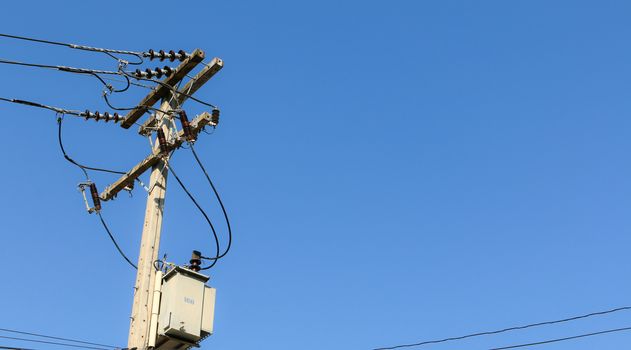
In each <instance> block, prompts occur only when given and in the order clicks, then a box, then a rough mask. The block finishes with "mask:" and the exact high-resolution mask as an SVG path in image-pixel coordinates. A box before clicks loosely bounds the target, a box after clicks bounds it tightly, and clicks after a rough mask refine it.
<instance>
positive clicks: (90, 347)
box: [0, 335, 112, 350]
mask: <svg viewBox="0 0 631 350" xmlns="http://www.w3.org/2000/svg"><path fill="white" fill-rule="evenodd" d="M0 338H3V339H11V340H20V341H29V342H33V343H42V344H52V345H59V346H69V347H72V348H81V349H94V350H111V349H112V348H100V347H94V346H85V345H74V344H66V343H58V342H52V341H46V340H35V339H27V338H16V337H6V336H2V335H0Z"/></svg>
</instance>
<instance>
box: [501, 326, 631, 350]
mask: <svg viewBox="0 0 631 350" xmlns="http://www.w3.org/2000/svg"><path fill="white" fill-rule="evenodd" d="M629 330H631V327H625V328H617V329H609V330H606V331H600V332H594V333H586V334H580V335H575V336H571V337H566V338H557V339H549V340H543V341H539V342H535V343H528V344H519V345H510V346H503V347H501V348H493V349H489V350H506V349H516V348H525V347H528V346H536V345H543V344H550V343H558V342H562V341H567V340H572V339H579V338H586V337H593V336H595V335H601V334H607V333H615V332H623V331H629Z"/></svg>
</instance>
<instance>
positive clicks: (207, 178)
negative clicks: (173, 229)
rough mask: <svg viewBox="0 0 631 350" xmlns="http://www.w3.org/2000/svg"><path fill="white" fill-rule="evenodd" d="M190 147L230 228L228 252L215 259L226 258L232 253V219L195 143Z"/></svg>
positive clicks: (190, 144)
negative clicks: (199, 155) (196, 149)
mask: <svg viewBox="0 0 631 350" xmlns="http://www.w3.org/2000/svg"><path fill="white" fill-rule="evenodd" d="M189 146H190V148H191V152H193V157H195V161H197V164H198V165H199V167H200V169H201V170H202V172H204V176H205V177H206V180H207V181H208V184H209V185H210V187H211V188H212V190H213V192H214V193H215V197H216V198H217V202H219V206H220V207H221V211H222V212H223V216H224V219H225V220H226V226H227V228H228V245H227V246H226V251H224V252H223V253H221V254H219V256H217V257H216V258H215V259H221V258H223V257H224V256H226V254H228V252H229V251H230V248H231V247H232V227H231V226H230V218H229V217H228V212H227V211H226V207H225V206H224V204H223V201H222V200H221V196H220V195H219V192H218V191H217V188H216V187H215V185H214V184H213V181H212V180H211V179H210V176H209V175H208V172H207V171H206V168H205V167H204V164H203V163H202V161H201V160H200V159H199V157H198V156H197V152H195V147H194V146H193V143H189ZM203 258H204V259H207V260H213V258H209V257H203Z"/></svg>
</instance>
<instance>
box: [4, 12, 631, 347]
mask: <svg viewBox="0 0 631 350" xmlns="http://www.w3.org/2000/svg"><path fill="white" fill-rule="evenodd" d="M630 13H631V5H630V4H629V2H626V1H475V2H474V1H395V2H383V1H342V2H340V1H317V2H299V1H249V2H246V1H223V2H218V1H213V2H201V1H200V2H187V3H186V4H182V5H180V6H178V5H177V3H176V2H162V1H152V2H145V3H142V4H141V3H138V4H136V3H135V2H122V1H100V2H92V1H68V2H44V1H42V2H35V1H11V2H7V3H5V4H3V11H2V13H1V14H0V20H1V23H2V24H1V25H0V28H1V32H5V33H13V34H18V35H20V34H21V35H28V36H34V37H41V38H45V39H51V40H59V41H67V42H72V43H77V44H86V45H93V46H100V47H110V48H120V49H130V50H139V51H140V50H147V49H150V48H154V49H167V50H168V49H175V50H178V49H181V48H183V49H186V50H191V49H194V48H197V47H199V48H202V49H204V50H205V51H206V53H207V56H208V57H214V56H218V57H221V58H222V59H224V61H225V68H224V69H223V70H222V71H221V72H220V73H219V74H218V75H217V76H216V77H215V78H214V79H213V80H212V81H211V82H210V83H208V84H207V85H206V86H205V87H204V88H203V89H201V90H200V91H199V92H198V94H197V96H198V97H199V98H202V99H204V100H208V101H211V102H212V103H215V104H217V105H219V106H220V107H221V110H222V119H221V125H220V127H219V128H218V129H217V131H216V132H215V133H214V134H213V135H212V136H208V135H203V136H202V137H201V138H200V140H199V142H198V145H197V150H198V152H199V153H200V155H201V156H202V158H203V159H204V161H205V162H206V164H207V165H208V167H209V169H210V170H211V175H212V176H213V178H214V179H215V181H216V183H217V185H218V187H219V189H220V191H221V193H222V194H223V198H224V200H225V203H226V205H227V207H228V208H229V210H230V214H231V217H232V221H233V225H234V231H235V238H234V247H233V251H231V253H230V254H229V255H228V257H227V258H226V259H224V260H222V261H221V263H220V264H219V265H218V266H217V267H216V268H215V269H213V270H212V271H211V283H212V285H213V286H214V287H216V288H217V290H218V301H217V313H216V320H215V322H216V323H215V325H216V326H215V331H216V333H215V335H213V336H212V337H211V338H210V339H208V340H206V341H205V342H204V343H203V348H204V349H222V350H229V349H279V350H282V349H305V350H309V349H317V350H321V349H358V350H360V349H371V348H373V347H377V346H385V345H394V344H398V343H407V342H414V341H416V340H424V339H432V338H436V337H443V336H452V335H459V334H461V333H467V332H470V331H483V330H489V329H495V328H503V327H505V326H513V325H518V324H522V323H530V322H536V321H541V320H548V319H555V318H559V317H566V316H571V315H574V314H580V313H584V312H590V311H594V310H600V309H607V308H610V307H615V306H619V305H627V304H630V303H631V302H630V300H629V295H631V278H629V277H628V275H629V271H630V270H631V259H629V256H630V254H629V246H630V245H631V234H630V233H631V232H630V231H631V220H630V215H629V213H630V212H631V165H630V159H631V155H630V152H629V150H630V149H631V137H630V132H631V118H629V112H630V111H631V99H630V88H631V83H630V81H631V64H630V62H631V49H630V48H629V37H630V36H631V26H630V24H629V15H630ZM0 47H2V50H1V52H2V53H1V54H0V57H2V58H5V59H18V60H25V61H34V62H40V63H52V64H62V65H73V66H80V67H90V68H100V69H115V65H114V63H115V62H114V61H113V60H111V59H108V58H107V57H104V56H101V55H98V54H93V53H86V52H81V51H74V50H70V49H66V48H57V47H49V46H46V45H39V44H34V43H24V42H18V41H12V40H8V39H2V40H0ZM153 65H155V63H153ZM0 74H1V75H2V80H3V82H4V83H3V84H2V86H1V87H0V96H3V97H15V98H23V99H33V100H36V101H40V102H43V103H48V104H53V105H58V106H63V107H67V108H74V109H86V108H90V109H93V110H94V109H98V110H100V111H104V110H107V108H106V106H105V105H104V103H103V102H102V101H101V99H100V92H101V87H100V86H99V84H98V82H97V81H96V80H94V79H91V78H89V77H82V76H76V75H72V74H64V73H60V72H54V71H42V70H34V69H28V68H20V67H15V66H7V65H2V66H0ZM144 94H145V91H143V90H142V89H134V90H133V91H132V92H130V93H129V94H126V95H123V96H116V97H115V98H114V103H116V104H118V105H121V106H124V105H133V104H134V103H135V102H136V101H138V100H139V99H140V98H141V97H142V96H144ZM1 108H2V109H1V111H2V115H3V126H2V129H3V130H4V132H3V137H2V138H0V148H1V149H2V153H3V160H2V169H3V171H2V172H0V183H2V184H3V185H2V188H1V189H0V218H1V220H2V228H1V229H0V231H1V233H2V235H1V237H2V243H1V244H0V261H1V262H2V265H3V268H4V273H3V278H2V282H1V283H0V285H1V288H0V300H1V301H0V328H13V329H19V330H25V331H35V332H40V333H44V334H53V335H60V336H68V337H75V338H82V339H86V340H91V341H96V342H105V343H112V344H114V345H125V344H126V339H127V331H128V326H129V314H130V310H131V301H132V288H133V284H134V278H135V271H133V270H132V269H131V268H130V267H129V266H128V265H126V263H125V262H124V261H123V260H122V259H121V258H120V257H119V256H118V254H117V253H116V251H115V249H114V247H113V246H112V245H111V243H110V241H109V239H108V238H107V236H106V234H105V232H103V230H102V228H101V227H100V226H99V223H98V219H97V218H96V217H95V216H94V215H88V214H87V213H86V212H85V209H84V206H83V205H84V204H83V200H82V198H81V196H80V193H79V192H78V191H77V190H76V185H77V183H78V182H79V181H81V180H82V174H81V172H80V171H79V170H78V169H77V168H75V167H73V166H71V165H70V164H69V163H67V162H65V161H64V160H63V158H62V157H61V154H60V151H59V149H58V147H57V143H56V123H55V116H54V113H52V112H48V111H43V110H38V109H34V108H29V107H24V106H18V105H9V104H3V105H2V106H1ZM204 110H206V109H205V107H204V106H201V105H198V104H195V103H193V102H192V101H191V102H188V113H189V115H195V114H197V113H200V112H202V111H204ZM64 131H65V142H66V147H67V149H68V152H69V153H70V154H71V155H72V156H73V157H75V158H76V159H77V160H78V161H80V162H85V163H89V164H91V165H97V166H105V167H111V168H117V169H123V170H126V169H128V168H130V167H131V166H133V165H134V164H135V163H136V162H137V161H138V160H140V159H141V158H142V157H144V156H145V155H146V154H147V153H148V151H149V148H148V143H147V141H146V140H145V139H143V138H142V137H140V136H139V135H138V134H137V133H136V132H135V130H134V129H132V130H123V129H121V128H119V127H117V126H114V125H112V124H108V125H105V124H97V123H94V122H84V121H82V120H73V119H72V118H67V120H66V122H65V129H64ZM174 165H175V167H176V170H179V173H181V174H179V175H181V177H182V178H183V179H184V180H185V181H186V183H187V184H188V186H189V187H190V188H191V189H192V190H193V191H194V193H195V194H197V195H198V196H199V197H200V198H201V201H202V203H203V205H204V206H205V207H207V208H209V210H210V212H211V213H212V216H213V218H214V219H215V220H216V221H217V222H218V223H220V222H221V221H220V219H221V217H220V212H219V210H218V208H217V207H216V204H215V202H214V201H213V198H212V197H211V196H210V192H209V191H208V188H207V187H206V184H205V182H204V179H203V177H202V174H201V172H200V171H199V170H198V169H197V168H196V167H195V164H194V162H193V159H192V157H191V155H190V152H188V151H187V150H181V151H179V152H178V153H177V154H176V156H175V158H174ZM93 177H94V178H95V180H96V181H97V184H98V185H99V187H100V188H103V187H105V186H106V185H107V184H108V183H109V182H111V181H112V180H114V179H115V177H112V176H108V175H98V174H94V176H93ZM145 179H146V177H145ZM171 180H173V179H171ZM169 186H170V188H169V192H168V196H167V200H166V214H165V215H166V218H165V223H164V231H163V241H162V249H161V250H162V252H166V253H168V254H169V257H170V259H171V260H173V261H176V262H179V263H184V262H186V259H187V257H188V256H189V254H190V251H191V250H192V249H200V250H202V251H204V252H208V253H209V254H210V253H212V250H211V247H212V245H211V239H210V236H209V233H208V231H207V227H206V226H205V223H204V222H203V220H202V218H201V217H200V216H199V215H198V213H197V212H196V210H195V208H194V207H193V205H192V204H191V203H190V201H189V200H188V199H187V198H186V197H185V195H184V194H183V192H182V191H181V190H180V189H179V187H178V186H177V184H176V183H175V181H171V182H170V184H169ZM144 199H145V195H144V194H143V192H142V191H140V190H139V189H137V190H135V191H134V197H133V198H129V197H128V196H127V195H124V194H123V195H121V196H119V198H118V199H117V200H116V201H113V202H108V203H106V204H104V209H103V215H104V216H105V217H106V218H107V219H108V220H109V223H110V225H111V227H112V229H113V231H114V234H115V235H116V236H117V237H118V239H119V241H120V244H121V246H122V248H123V249H124V250H125V251H126V252H128V254H129V255H131V256H132V257H133V259H134V260H135V259H136V258H137V254H138V247H139V240H140V231H141V226H142V220H143V213H144V206H145V200H144ZM625 326H631V314H629V313H628V312H627V313H621V314H619V315H614V316H610V317H603V318H598V319H591V320H586V321H581V322H576V323H573V324H567V325H563V326H552V327H547V328H542V329H532V330H529V331H525V332H521V333H515V334H507V335H503V336H497V337H488V338H483V339H478V340H472V341H467V342H462V343H457V344H447V345H441V346H433V347H427V349H472V350H476V349H480V350H483V349H488V348H490V347H493V346H501V345H508V344H512V343H520V342H529V341H536V340H542V339H547V338H553V337H559V336H568V335H573V334H578V333H582V332H590V331H597V330H604V329H608V328H618V327H625ZM0 335H8V334H0ZM629 342H631V333H619V334H614V335H607V336H602V337H596V338H590V339H585V340H580V341H575V342H568V343H561V344H556V345H549V346H545V347H543V346H542V347H540V348H541V349H555V350H558V349H561V350H564V349H596V348H597V349H602V350H606V349H620V348H622V347H623V346H624V345H625V344H628V343H629ZM3 344H18V343H11V342H9V341H8V340H2V341H0V345H3ZM19 344H20V345H22V346H24V347H35V348H38V349H40V348H41V349H56V348H54V347H48V346H38V345H37V344H26V343H19Z"/></svg>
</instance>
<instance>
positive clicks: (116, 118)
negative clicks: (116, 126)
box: [114, 112, 120, 123]
mask: <svg viewBox="0 0 631 350" xmlns="http://www.w3.org/2000/svg"><path fill="white" fill-rule="evenodd" d="M119 120H120V116H119V115H118V113H116V112H114V123H118V121H119Z"/></svg>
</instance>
